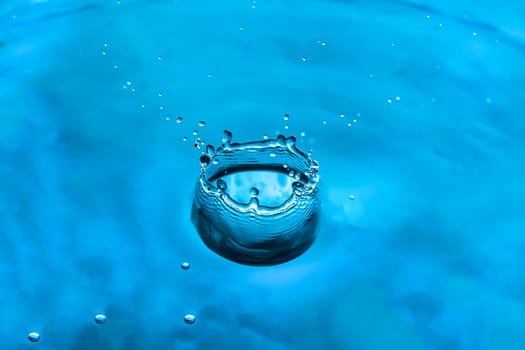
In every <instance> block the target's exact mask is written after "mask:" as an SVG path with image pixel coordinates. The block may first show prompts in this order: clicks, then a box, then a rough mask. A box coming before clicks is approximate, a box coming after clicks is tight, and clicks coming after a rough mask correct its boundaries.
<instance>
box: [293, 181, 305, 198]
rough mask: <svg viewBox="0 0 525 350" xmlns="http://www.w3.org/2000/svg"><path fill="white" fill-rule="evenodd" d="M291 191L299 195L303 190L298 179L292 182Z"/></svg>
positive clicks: (302, 185)
mask: <svg viewBox="0 0 525 350" xmlns="http://www.w3.org/2000/svg"><path fill="white" fill-rule="evenodd" d="M292 188H293V193H294V194H295V195H296V196H301V195H302V194H303V192H304V184H303V183H302V182H300V181H296V182H294V183H293V184H292Z"/></svg>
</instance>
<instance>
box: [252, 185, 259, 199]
mask: <svg viewBox="0 0 525 350" xmlns="http://www.w3.org/2000/svg"><path fill="white" fill-rule="evenodd" d="M258 195H259V190H258V189H257V187H252V188H251V189H250V196H252V198H253V197H257V196H258Z"/></svg>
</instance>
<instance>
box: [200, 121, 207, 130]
mask: <svg viewBox="0 0 525 350" xmlns="http://www.w3.org/2000/svg"><path fill="white" fill-rule="evenodd" d="M199 126H200V127H201V128H203V127H205V126H206V122H205V121H204V120H201V121H200V122H199Z"/></svg>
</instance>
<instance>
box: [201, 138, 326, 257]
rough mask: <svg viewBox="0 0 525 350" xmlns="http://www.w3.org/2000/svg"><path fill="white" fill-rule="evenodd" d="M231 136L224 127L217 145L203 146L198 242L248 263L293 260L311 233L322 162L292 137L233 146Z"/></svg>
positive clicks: (309, 240) (313, 232) (315, 223)
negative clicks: (312, 157) (298, 146)
mask: <svg viewBox="0 0 525 350" xmlns="http://www.w3.org/2000/svg"><path fill="white" fill-rule="evenodd" d="M232 137H233V135H232V133H231V132H230V131H227V130H226V131H225V132H224V136H223V138H222V145H221V147H219V148H217V149H216V150H215V149H214V148H213V147H212V146H208V147H206V151H207V152H206V153H205V154H203V155H202V156H201V158H200V161H201V175H200V178H199V181H198V183H197V187H196V190H195V196H194V200H193V207H192V222H193V224H194V225H195V227H196V228H197V231H198V233H199V235H200V237H201V239H202V241H203V242H204V243H205V244H206V246H207V247H208V248H209V249H211V250H212V251H214V252H215V253H217V254H219V255H221V256H223V257H224V258H227V259H229V260H232V261H234V262H237V263H241V264H246V265H256V266H267V265H276V264H281V263H284V262H287V261H289V260H292V259H294V258H296V257H298V256H299V255H301V254H302V253H304V252H305V251H306V250H307V249H308V248H309V247H310V246H311V245H312V243H313V242H314V240H315V236H316V231H317V226H318V220H319V210H320V201H319V188H318V182H319V175H318V170H319V164H318V163H317V162H316V161H315V160H312V159H311V158H310V157H309V156H308V155H306V154H305V153H303V152H302V151H301V150H299V149H298V148H297V147H296V145H295V141H296V139H295V137H293V136H292V137H287V138H286V137H284V136H282V135H279V136H277V138H276V139H274V140H263V141H255V142H247V143H232V142H231V140H232ZM277 178H280V179H281V180H279V181H276V180H275V179H277ZM232 179H233V180H232ZM243 195H244V197H243ZM276 199H278V201H277V202H276Z"/></svg>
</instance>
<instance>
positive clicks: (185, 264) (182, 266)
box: [180, 261, 190, 270]
mask: <svg viewBox="0 0 525 350" xmlns="http://www.w3.org/2000/svg"><path fill="white" fill-rule="evenodd" d="M180 268H181V269H183V270H189V269H190V263H189V262H187V261H185V262H183V263H182V264H180Z"/></svg>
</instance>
